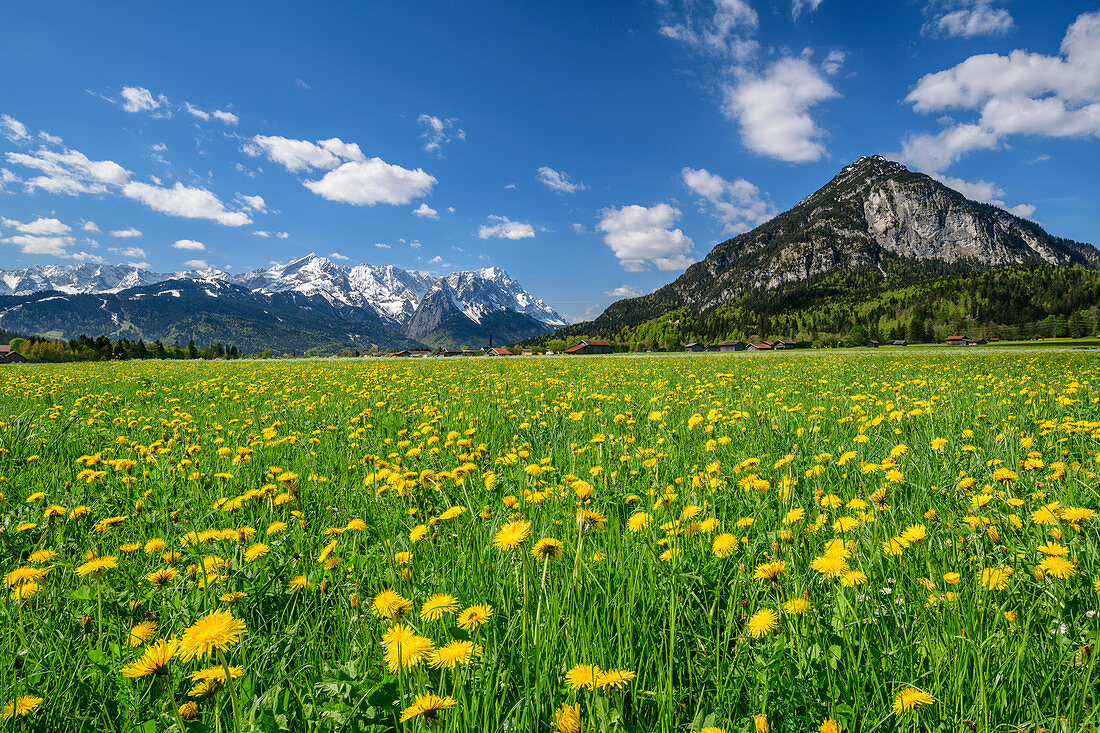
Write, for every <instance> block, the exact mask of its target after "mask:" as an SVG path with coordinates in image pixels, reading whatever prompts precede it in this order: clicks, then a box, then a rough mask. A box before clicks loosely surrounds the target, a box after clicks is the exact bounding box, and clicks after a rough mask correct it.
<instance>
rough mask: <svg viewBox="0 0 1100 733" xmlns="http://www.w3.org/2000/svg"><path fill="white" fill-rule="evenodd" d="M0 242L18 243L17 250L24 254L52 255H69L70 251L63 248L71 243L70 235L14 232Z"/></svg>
mask: <svg viewBox="0 0 1100 733" xmlns="http://www.w3.org/2000/svg"><path fill="white" fill-rule="evenodd" d="M0 242H4V243H5V244H15V245H18V247H19V251H20V252H22V253H23V254H25V255H52V256H53V257H69V256H70V253H69V252H68V251H67V250H66V249H65V248H66V247H68V246H70V245H72V244H73V238H72V237H35V236H31V235H29V234H16V235H14V236H11V237H4V238H3V239H0Z"/></svg>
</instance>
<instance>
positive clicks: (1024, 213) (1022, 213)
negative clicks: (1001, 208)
mask: <svg viewBox="0 0 1100 733" xmlns="http://www.w3.org/2000/svg"><path fill="white" fill-rule="evenodd" d="M1006 211H1008V213H1010V214H1015V215H1016V216H1018V217H1020V218H1021V219H1030V218H1031V215H1032V214H1034V213H1035V207H1034V206H1033V205H1031V204H1017V205H1016V206H1012V207H1009V208H1008V209H1006Z"/></svg>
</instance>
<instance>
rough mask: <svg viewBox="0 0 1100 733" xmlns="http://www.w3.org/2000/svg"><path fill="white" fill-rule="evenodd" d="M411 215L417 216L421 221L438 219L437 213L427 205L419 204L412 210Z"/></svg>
mask: <svg viewBox="0 0 1100 733" xmlns="http://www.w3.org/2000/svg"><path fill="white" fill-rule="evenodd" d="M412 213H413V215H414V216H419V217H420V218H421V219H438V218H439V212H438V211H436V210H435V209H433V208H432V207H430V206H428V205H427V204H420V206H418V207H417V208H415V209H413V212H412Z"/></svg>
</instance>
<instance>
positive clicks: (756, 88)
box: [724, 57, 838, 163]
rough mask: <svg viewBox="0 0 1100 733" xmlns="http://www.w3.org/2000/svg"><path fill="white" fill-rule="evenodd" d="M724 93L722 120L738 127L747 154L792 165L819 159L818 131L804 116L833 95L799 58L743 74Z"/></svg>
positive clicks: (834, 94)
mask: <svg viewBox="0 0 1100 733" xmlns="http://www.w3.org/2000/svg"><path fill="white" fill-rule="evenodd" d="M739 76H740V78H739V79H738V81H737V82H736V83H733V84H729V85H727V87H726V89H725V97H726V103H725V107H724V111H725V113H726V115H727V116H729V117H730V118H731V119H734V120H736V121H737V122H738V124H739V125H740V127H741V140H742V142H743V143H744V144H745V147H747V148H749V149H750V150H752V151H753V152H756V153H759V154H761V155H766V156H768V157H771V158H776V159H778V160H785V161H788V162H792V163H807V162H812V161H815V160H819V159H820V158H821V156H822V155H824V154H825V146H824V145H823V144H822V143H821V141H820V139H819V138H820V137H821V134H822V132H821V130H820V129H819V128H818V126H817V123H815V122H814V120H813V118H812V117H811V116H810V114H809V110H810V108H811V107H813V106H814V105H816V104H818V103H819V102H822V101H824V100H826V99H832V98H833V97H836V96H838V94H837V92H836V90H835V89H833V87H832V85H830V84H829V82H828V81H826V80H825V77H823V76H822V75H821V72H820V71H818V69H817V68H815V67H814V66H813V65H812V64H810V62H809V61H807V60H806V59H804V58H789V57H788V58H782V59H780V60H778V61H776V62H774V63H773V64H772V65H771V66H770V67H768V70H767V71H766V72H765V73H764V74H763V75H759V76H758V75H756V74H754V73H752V72H749V71H746V70H744V69H742V70H740V71H739Z"/></svg>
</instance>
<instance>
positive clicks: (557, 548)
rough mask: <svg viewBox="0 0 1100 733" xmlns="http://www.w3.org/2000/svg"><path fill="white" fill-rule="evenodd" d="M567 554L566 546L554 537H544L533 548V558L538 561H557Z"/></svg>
mask: <svg viewBox="0 0 1100 733" xmlns="http://www.w3.org/2000/svg"><path fill="white" fill-rule="evenodd" d="M564 552H565V545H563V544H562V543H561V541H560V540H556V539H554V538H553V537H544V538H542V539H541V540H539V541H538V542H536V543H535V546H534V547H533V548H531V557H533V558H535V559H536V560H557V559H558V558H559V557H561V556H562V553H564Z"/></svg>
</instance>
